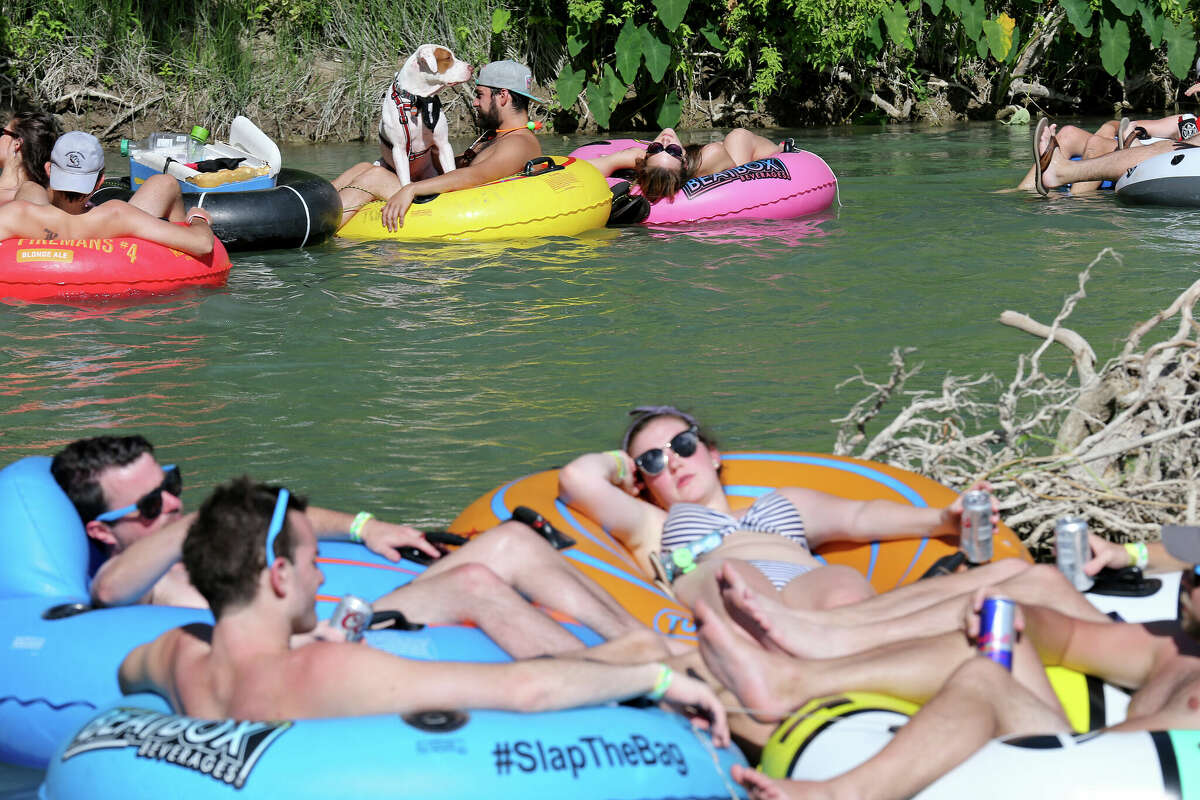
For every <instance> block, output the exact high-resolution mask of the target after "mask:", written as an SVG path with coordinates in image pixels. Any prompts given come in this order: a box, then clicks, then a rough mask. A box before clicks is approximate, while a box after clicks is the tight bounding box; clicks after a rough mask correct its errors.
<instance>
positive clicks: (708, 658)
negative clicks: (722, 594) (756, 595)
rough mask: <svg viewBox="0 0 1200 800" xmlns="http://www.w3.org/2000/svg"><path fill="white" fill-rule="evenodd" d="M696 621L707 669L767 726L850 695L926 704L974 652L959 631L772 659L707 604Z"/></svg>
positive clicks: (699, 608) (698, 608)
mask: <svg viewBox="0 0 1200 800" xmlns="http://www.w3.org/2000/svg"><path fill="white" fill-rule="evenodd" d="M696 620H697V622H699V623H700V655H701V656H702V657H703V658H704V662H705V663H706V664H707V665H708V667H709V669H710V670H711V671H712V673H713V675H715V676H716V677H717V679H718V680H719V681H720V682H721V683H722V684H724V685H725V686H727V687H728V688H729V689H730V690H731V691H732V692H733V693H734V694H735V695H736V696H737V698H738V700H739V702H741V703H742V705H743V706H744V707H745V708H746V709H747V713H749V714H750V715H751V716H753V717H754V718H755V719H758V720H762V721H769V720H778V719H782V718H784V717H785V716H787V715H788V714H789V713H790V712H791V711H793V710H794V709H796V708H798V707H799V706H801V705H803V704H804V703H805V702H806V701H808V700H811V699H812V698H814V697H821V696H824V695H827V694H834V693H836V692H840V691H846V690H850V689H857V690H860V691H873V692H882V693H884V694H890V695H892V696H894V697H900V698H904V699H906V700H911V701H913V702H918V703H921V702H925V701H926V700H928V699H929V698H930V697H931V696H932V695H933V694H934V693H935V692H937V690H938V689H939V688H940V687H941V685H942V684H943V683H944V682H945V680H946V678H947V677H949V674H950V672H952V671H953V670H954V669H955V668H956V667H957V666H958V665H959V664H961V663H962V662H963V661H964V660H966V659H968V658H972V657H973V656H974V652H975V651H974V649H973V648H971V646H970V645H969V644H968V643H967V641H966V637H964V636H963V635H962V633H959V632H955V633H946V634H942V635H941V636H931V637H928V638H925V639H914V640H910V641H906V642H900V643H898V644H894V645H888V646H885V647H879V648H876V649H874V650H871V651H868V652H865V653H857V654H855V655H851V656H845V657H842V658H830V659H812V660H804V659H797V658H793V657H790V656H785V655H780V654H777V653H770V652H767V651H766V650H764V649H762V648H761V647H760V646H759V645H758V644H756V643H754V642H751V641H750V640H748V639H747V638H745V637H743V636H739V635H738V634H736V633H735V632H734V630H733V629H732V628H731V627H730V626H729V624H728V623H727V622H725V621H724V620H723V619H722V618H721V617H720V616H718V615H717V614H715V613H713V612H712V611H711V610H710V609H709V608H708V607H707V606H706V605H705V604H704V603H703V601H701V602H699V603H698V604H697V606H696Z"/></svg>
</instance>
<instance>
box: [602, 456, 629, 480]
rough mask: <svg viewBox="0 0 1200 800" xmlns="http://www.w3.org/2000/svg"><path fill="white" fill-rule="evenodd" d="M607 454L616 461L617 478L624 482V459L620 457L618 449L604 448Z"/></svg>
mask: <svg viewBox="0 0 1200 800" xmlns="http://www.w3.org/2000/svg"><path fill="white" fill-rule="evenodd" d="M605 452H606V453H608V455H610V456H612V457H613V459H614V460H615V461H616V462H617V480H618V481H622V482H624V480H625V459H623V458H621V455H622V454H621V451H620V450H606V451H605Z"/></svg>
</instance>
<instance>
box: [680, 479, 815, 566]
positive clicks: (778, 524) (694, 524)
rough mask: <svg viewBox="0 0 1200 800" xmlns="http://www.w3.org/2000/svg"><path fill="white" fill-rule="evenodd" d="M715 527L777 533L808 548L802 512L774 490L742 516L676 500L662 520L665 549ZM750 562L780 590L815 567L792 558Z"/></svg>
mask: <svg viewBox="0 0 1200 800" xmlns="http://www.w3.org/2000/svg"><path fill="white" fill-rule="evenodd" d="M714 531H715V532H716V533H719V534H721V536H722V537H724V536H728V535H729V534H731V533H734V532H735V531H752V532H755V533H774V534H778V535H780V536H784V537H787V538H788V539H791V540H792V541H793V542H795V543H796V544H799V545H800V546H802V547H804V548H805V549H806V550H807V549H808V537H807V536H805V534H804V520H802V519H801V518H800V512H799V511H797V510H796V506H794V505H793V504H792V501H790V500H788V499H787V498H786V497H784V496H783V495H782V494H780V493H779V492H771V493H769V494H765V495H763V496H762V497H760V498H758V499H757V500H755V501H754V503H753V505H751V506H750V507H749V508H748V509H746V513H745V514H743V515H742V517H741V518H740V519H739V518H737V517H734V516H731V515H729V514H726V513H724V512H722V511H714V510H713V509H711V508H708V507H706V506H702V505H698V504H696V503H676V504H675V505H673V506H671V510H670V511H668V512H667V521H666V522H665V523H663V533H662V549H663V552H664V553H666V552H667V551H669V550H674V549H676V548H678V547H686V546H687V545H689V544H691V543H692V542H694V541H697V540H699V539H703V538H704V537H705V536H707V535H708V534H710V533H713V532H714ZM748 563H749V564H751V565H753V566H754V568H755V569H757V570H758V571H759V572H761V573H762V574H763V576H764V577H765V578H766V579H767V580H769V581H770V582H771V584H772V585H773V586H774V587H775V588H776V589H780V590H781V589H783V587H784V586H786V585H787V584H788V583H789V582H790V581H791V580H792V579H793V578H796V577H798V576H800V575H803V574H804V573H806V572H809V571H810V570H812V569H813V567H810V566H805V565H803V564H793V563H792V562H790V561H767V560H754V561H749V562H748Z"/></svg>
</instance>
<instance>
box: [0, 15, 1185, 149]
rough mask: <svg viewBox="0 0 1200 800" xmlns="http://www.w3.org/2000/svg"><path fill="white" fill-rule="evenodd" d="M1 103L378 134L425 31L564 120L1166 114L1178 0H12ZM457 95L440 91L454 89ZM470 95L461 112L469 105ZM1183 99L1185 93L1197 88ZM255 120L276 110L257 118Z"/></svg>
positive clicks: (125, 125)
mask: <svg viewBox="0 0 1200 800" xmlns="http://www.w3.org/2000/svg"><path fill="white" fill-rule="evenodd" d="M0 9H2V10H3V14H2V15H0V104H2V105H4V106H6V107H11V106H14V105H38V106H42V107H48V108H50V109H52V110H54V111H57V112H60V113H63V114H65V115H67V116H68V120H69V121H71V122H75V121H77V120H79V121H82V122H81V125H80V126H81V127H90V128H92V129H93V130H97V131H98V132H102V133H104V134H105V135H106V136H109V137H114V136H118V135H123V134H126V133H131V132H138V131H136V130H131V128H137V129H140V131H145V130H146V129H147V128H149V127H168V128H172V129H181V128H183V129H186V128H187V127H189V126H190V125H191V124H192V123H200V124H205V125H207V126H208V127H210V128H213V129H214V130H215V129H218V128H220V126H221V125H222V124H225V123H227V122H228V120H229V119H230V118H231V117H232V116H233V115H234V114H236V113H245V114H247V115H248V116H251V117H252V118H254V119H256V120H257V121H259V122H260V124H262V127H264V129H265V130H267V132H268V133H271V134H272V135H275V136H279V137H282V138H307V139H311V140H324V139H352V138H358V137H363V136H369V135H371V133H372V130H373V127H374V125H375V122H376V119H377V116H378V108H377V104H378V98H379V97H380V96H381V95H382V92H383V89H384V87H385V86H386V84H387V82H388V81H389V80H390V78H391V75H392V74H393V73H394V71H395V70H396V67H397V62H398V61H400V60H403V58H404V57H406V56H407V55H408V54H409V53H411V52H412V51H413V50H414V49H415V48H416V46H417V45H419V44H422V43H424V42H439V43H445V44H447V45H449V46H450V47H451V48H452V49H454V50H455V52H456V53H457V54H458V55H459V56H460V57H461V58H465V59H468V60H470V61H471V62H472V63H475V64H479V63H483V62H485V61H487V60H490V59H493V58H503V57H509V58H515V59H517V60H521V61H524V62H526V63H528V64H530V66H531V67H532V68H533V71H534V76H535V79H536V81H537V82H538V84H539V89H540V91H541V92H542V94H543V95H549V96H550V98H551V104H550V107H549V109H548V113H549V118H550V122H551V125H552V127H554V128H555V129H557V130H559V131H564V132H570V131H573V130H576V129H581V128H582V129H587V130H592V129H596V128H601V129H604V128H612V129H625V128H651V127H655V126H658V125H668V124H677V123H682V124H683V125H690V126H704V127H721V126H729V125H735V124H748V125H764V124H778V125H789V126H790V125H803V124H810V123H824V124H828V123H846V122H863V121H873V120H874V121H877V120H927V121H931V122H935V123H936V122H945V121H948V120H951V119H963V118H977V119H978V118H995V117H997V116H1000V117H1004V116H1006V115H1007V114H1010V113H1012V111H1013V110H1014V109H1015V108H1017V107H1020V106H1031V107H1033V108H1032V110H1033V111H1035V112H1036V111H1038V110H1047V111H1051V112H1054V113H1079V114H1082V113H1101V114H1110V113H1117V114H1120V113H1122V111H1123V110H1124V109H1137V110H1138V111H1148V112H1153V111H1160V110H1163V109H1172V108H1174V107H1175V106H1176V104H1177V103H1178V102H1179V101H1180V99H1181V95H1182V90H1183V89H1184V88H1186V86H1187V85H1189V80H1188V79H1189V72H1190V71H1191V69H1192V62H1193V59H1194V57H1195V55H1196V40H1195V28H1196V24H1197V8H1196V7H1195V5H1194V4H1192V5H1186V4H1184V3H1182V2H1180V0H1046V1H1045V2H1038V1H1037V0H837V2H832V3H831V2H828V1H827V0H773V1H772V2H767V0H653V2H650V3H633V2H629V0H567V2H565V3H563V2H552V1H551V0H446V1H445V2H439V3H405V2H400V3H396V2H387V1H385V0H339V2H336V3H330V2H326V0H178V1H177V2H173V3H157V2H154V3H151V2H147V1H146V0H95V1H94V2H93V1H91V0H0ZM447 99H449V98H447ZM468 99H469V96H468V95H467V93H466V91H465V90H460V91H459V92H458V94H457V95H455V96H454V100H453V102H452V103H451V113H452V114H457V115H459V116H465V115H467V114H469V103H468ZM1188 102H1190V101H1188ZM263 123H265V124H263Z"/></svg>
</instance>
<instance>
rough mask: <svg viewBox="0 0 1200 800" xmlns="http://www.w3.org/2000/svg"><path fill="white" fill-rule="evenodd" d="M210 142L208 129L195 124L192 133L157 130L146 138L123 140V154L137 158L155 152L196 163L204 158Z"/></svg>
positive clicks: (177, 159)
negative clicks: (205, 148) (206, 145)
mask: <svg viewBox="0 0 1200 800" xmlns="http://www.w3.org/2000/svg"><path fill="white" fill-rule="evenodd" d="M206 142H208V130H207V129H205V128H202V127H201V126H199V125H196V126H193V128H192V132H191V133H163V132H161V131H156V132H154V133H152V134H150V135H149V136H147V137H146V138H145V139H142V140H140V141H136V142H135V141H132V140H130V139H122V140H121V155H122V156H125V157H130V156H132V157H133V158H135V159H136V158H137V154H138V153H154V154H156V155H159V156H169V157H170V158H173V159H175V160H176V161H182V162H184V163H187V164H194V163H195V162H197V161H203V160H204V145H205V143H206Z"/></svg>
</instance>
